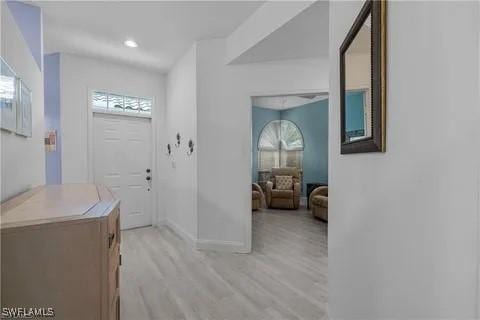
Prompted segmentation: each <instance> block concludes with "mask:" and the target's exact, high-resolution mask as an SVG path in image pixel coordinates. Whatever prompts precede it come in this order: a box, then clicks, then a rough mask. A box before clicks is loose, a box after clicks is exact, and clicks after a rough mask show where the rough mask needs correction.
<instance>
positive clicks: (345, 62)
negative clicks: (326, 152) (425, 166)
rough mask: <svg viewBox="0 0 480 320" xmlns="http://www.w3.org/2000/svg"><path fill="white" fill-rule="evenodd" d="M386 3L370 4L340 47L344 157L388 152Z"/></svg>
mask: <svg viewBox="0 0 480 320" xmlns="http://www.w3.org/2000/svg"><path fill="white" fill-rule="evenodd" d="M385 67H386V1H385V0H381V1H373V0H368V1H366V2H365V4H364V6H363V7H362V9H361V11H360V13H359V14H358V16H357V18H356V19H355V22H354V23H353V26H352V27H351V29H350V31H349V32H348V34H347V37H346V38H345V40H344V42H343V43H342V46H341V47H340V110H341V116H340V121H341V124H340V129H341V130H340V131H341V153H342V154H349V153H363V152H385V107H386V90H385V89H386V74H385V71H386V70H385Z"/></svg>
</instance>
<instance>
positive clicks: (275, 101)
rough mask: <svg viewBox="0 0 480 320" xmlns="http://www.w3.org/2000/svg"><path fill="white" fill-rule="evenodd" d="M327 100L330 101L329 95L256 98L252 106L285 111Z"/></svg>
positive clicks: (253, 99)
mask: <svg viewBox="0 0 480 320" xmlns="http://www.w3.org/2000/svg"><path fill="white" fill-rule="evenodd" d="M325 99H328V95H327V94H318V95H309V94H304V95H299V96H292V95H290V96H272V97H254V98H252V105H254V106H255V107H262V108H267V109H274V110H285V109H290V108H295V107H299V106H303V105H305V104H308V103H313V102H317V101H321V100H325Z"/></svg>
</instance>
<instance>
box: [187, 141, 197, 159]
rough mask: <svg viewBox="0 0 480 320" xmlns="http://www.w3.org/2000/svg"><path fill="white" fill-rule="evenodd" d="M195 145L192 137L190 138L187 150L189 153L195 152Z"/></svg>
mask: <svg viewBox="0 0 480 320" xmlns="http://www.w3.org/2000/svg"><path fill="white" fill-rule="evenodd" d="M194 146H195V144H194V143H193V141H192V139H190V140H188V150H187V154H188V155H191V154H192V153H193V147H194Z"/></svg>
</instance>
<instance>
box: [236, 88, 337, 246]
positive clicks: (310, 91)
mask: <svg viewBox="0 0 480 320" xmlns="http://www.w3.org/2000/svg"><path fill="white" fill-rule="evenodd" d="M324 93H325V94H327V95H329V94H330V91H329V90H328V89H325V88H313V89H298V90H274V91H253V92H250V93H249V94H248V98H249V99H248V103H249V107H248V112H249V117H248V118H249V119H248V121H249V123H248V126H249V128H250V139H249V141H250V160H249V161H250V175H252V169H253V161H252V155H253V154H252V147H253V144H252V138H253V137H252V130H253V122H252V120H253V119H252V107H253V98H255V97H275V96H297V95H303V94H324ZM329 111H330V109H329ZM329 118H330V117H329ZM329 140H330V138H329ZM329 158H330V157H329ZM328 163H330V162H328ZM329 171H330V170H329ZM327 175H328V176H329V174H328V173H327ZM247 187H248V189H247V190H248V191H247V192H248V194H250V197H249V204H248V206H249V208H250V210H249V211H248V212H247V215H246V217H247V223H246V224H245V235H246V237H245V239H246V241H247V242H246V243H245V248H246V249H247V251H248V252H251V251H252V234H253V232H252V218H253V215H252V200H251V192H252V178H251V177H250V185H248V186H247Z"/></svg>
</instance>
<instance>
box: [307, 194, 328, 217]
mask: <svg viewBox="0 0 480 320" xmlns="http://www.w3.org/2000/svg"><path fill="white" fill-rule="evenodd" d="M308 201H309V204H310V208H312V214H313V216H314V217H317V218H319V219H321V220H323V221H328V187H318V188H316V189H314V190H313V191H312V193H310V199H308Z"/></svg>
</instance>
